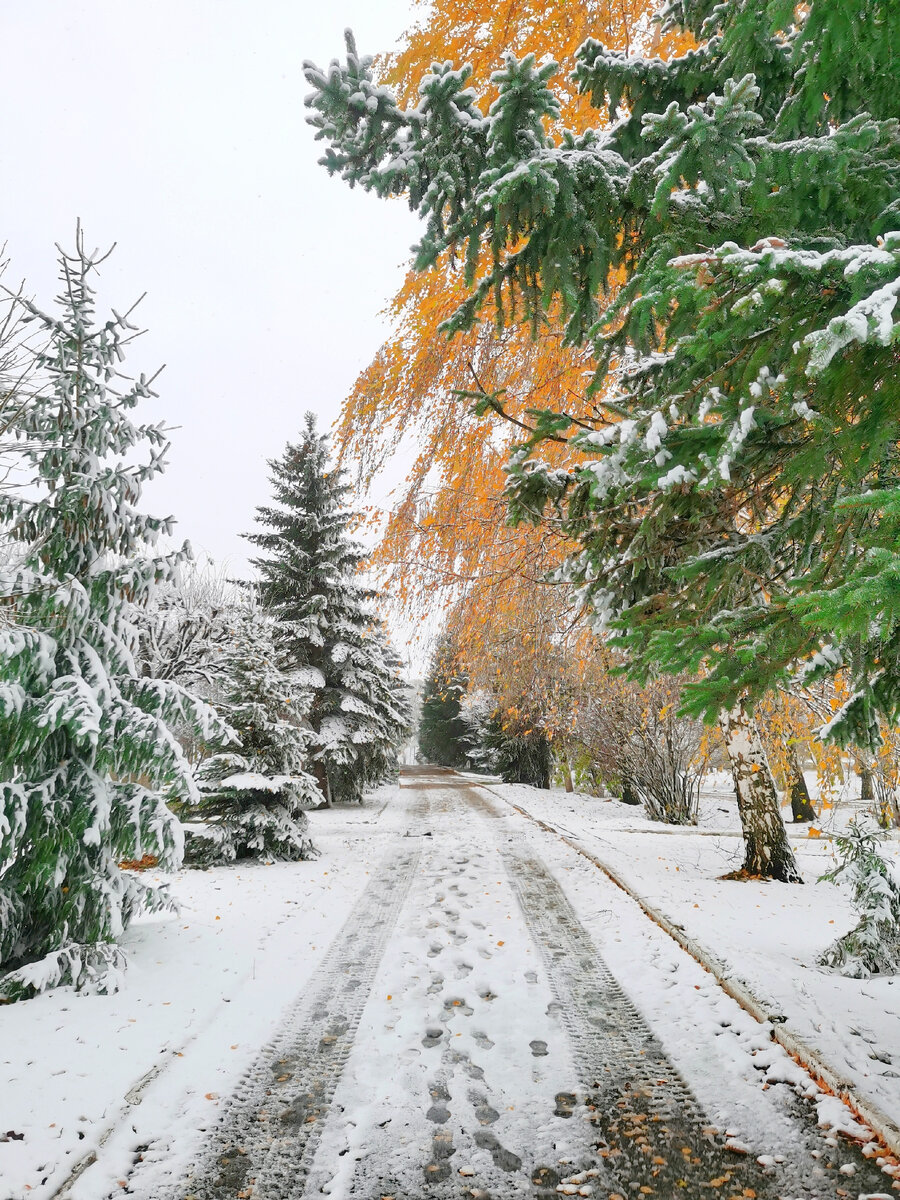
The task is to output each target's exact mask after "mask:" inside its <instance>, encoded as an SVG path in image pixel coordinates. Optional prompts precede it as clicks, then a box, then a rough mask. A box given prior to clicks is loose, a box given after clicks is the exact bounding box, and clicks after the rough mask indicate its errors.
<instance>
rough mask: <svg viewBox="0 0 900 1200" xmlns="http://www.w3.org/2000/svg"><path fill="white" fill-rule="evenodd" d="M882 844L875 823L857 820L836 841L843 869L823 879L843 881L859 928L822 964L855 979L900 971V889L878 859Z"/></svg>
mask: <svg viewBox="0 0 900 1200" xmlns="http://www.w3.org/2000/svg"><path fill="white" fill-rule="evenodd" d="M883 838H884V834H883V833H882V832H881V830H879V829H878V827H877V826H876V825H875V824H874V823H873V822H872V821H871V819H869V818H867V817H865V816H862V817H857V818H855V819H854V820H853V821H851V822H850V826H849V828H848V830H847V833H846V834H845V835H844V836H843V837H838V838H836V839H835V841H836V843H837V848H838V853H839V855H840V859H841V861H840V863H839V864H838V865H837V866H836V867H835V868H834V870H833V871H829V872H828V873H827V874H825V875H823V876H822V879H829V880H832V881H834V880H836V879H838V878H840V877H841V876H844V878H845V879H846V880H847V882H848V883H849V884H850V887H851V890H852V895H853V906H854V908H855V909H856V911H857V912H858V913H859V923H858V924H857V925H856V926H854V928H853V929H851V930H850V931H849V932H848V933H845V934H843V936H842V937H839V938H838V939H837V941H835V942H833V943H832V944H831V945H830V946H829V947H828V949H827V950H826V951H825V952H824V953H823V954H822V955H821V956H820V958H819V962H820V964H821V965H822V966H825V967H835V968H837V969H838V970H839V971H840V972H841V974H842V975H849V976H851V978H854V979H866V978H868V976H869V975H879V974H894V973H896V972H897V971H900V884H898V882H897V879H896V877H895V876H894V875H893V874H892V872H891V867H890V865H889V864H888V863H887V862H886V861H885V859H884V858H883V857H882V856H881V855H880V854H879V853H878V846H879V843H880V842H881V841H882V840H883Z"/></svg>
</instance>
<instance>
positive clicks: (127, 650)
mask: <svg viewBox="0 0 900 1200" xmlns="http://www.w3.org/2000/svg"><path fill="white" fill-rule="evenodd" d="M102 261H103V257H101V256H99V255H98V254H97V253H96V252H94V253H89V252H87V251H86V250H85V246H84V240H83V235H82V233H81V229H80V228H79V229H78V231H77V235H76V248H75V251H74V252H73V253H66V252H63V251H60V259H59V263H60V272H61V280H62V291H61V294H60V296H59V298H58V301H57V311H56V313H55V314H50V313H45V312H43V311H41V310H40V309H39V308H37V307H36V306H35V305H34V304H33V303H31V302H28V301H22V304H23V307H24V309H25V312H26V315H27V318H28V320H29V321H30V322H31V324H32V327H33V329H34V331H35V344H36V346H37V347H38V348H37V349H36V350H35V352H34V353H35V372H36V380H37V386H36V388H35V391H34V394H33V396H32V397H31V398H30V400H29V403H28V405H27V408H26V410H25V411H24V412H23V413H22V414H21V416H20V418H19V422H18V425H19V428H20V429H21V436H22V438H23V442H24V444H25V446H26V455H27V459H28V461H29V462H30V464H31V467H32V486H31V487H30V488H29V489H28V490H23V491H22V492H20V493H19V494H17V495H14V496H13V495H8V494H6V493H0V526H2V529H3V532H4V534H5V535H6V536H7V537H8V538H9V539H11V540H12V541H13V542H14V543H16V545H17V546H18V547H19V548H20V550H21V554H20V555H17V556H16V558H15V560H14V561H12V562H11V563H10V565H9V566H8V567H5V568H4V570H3V574H2V580H0V597H2V601H3V607H4V610H5V613H6V616H7V619H8V620H7V623H6V624H5V626H4V627H3V628H2V629H0V972H2V974H0V999H7V1000H10V999H20V998H23V997H27V996H30V995H33V994H35V993H37V992H40V991H43V990H44V989H45V988H48V987H53V986H56V985H58V984H71V985H73V986H74V987H76V988H84V989H93V990H101V991H103V990H109V989H110V988H113V987H114V986H115V983H116V979H117V970H118V967H119V966H120V965H121V962H122V956H121V953H120V951H119V950H118V948H117V946H116V943H117V941H118V939H119V937H120V936H121V934H122V933H123V931H124V930H125V929H126V928H127V926H128V924H129V922H130V921H131V919H132V918H133V917H134V916H135V914H137V913H138V912H140V911H142V910H156V909H160V908H162V907H165V906H166V905H167V904H168V903H169V900H168V896H167V893H166V890H165V888H158V887H155V886H154V885H152V884H150V883H149V882H147V881H146V879H145V878H144V877H143V876H142V875H140V874H137V873H135V872H132V871H128V870H122V869H120V866H119V864H120V863H121V862H123V861H133V860H140V859H142V858H144V857H145V856H152V858H153V859H155V860H156V862H157V864H158V866H159V867H160V868H161V869H163V870H172V869H174V868H176V867H177V866H178V865H179V863H180V861H181V852H182V839H181V831H180V828H179V825H178V822H177V821H176V820H175V818H174V817H173V815H172V813H171V812H170V811H169V809H168V807H167V801H184V800H185V799H190V798H192V797H194V796H195V795H196V789H195V785H194V781H193V778H192V775H191V771H190V768H189V766H188V763H187V761H186V760H185V757H184V754H183V752H182V749H181V746H180V745H179V743H178V741H177V740H176V738H175V737H174V736H173V734H172V732H171V729H172V725H173V724H183V725H187V726H190V727H192V728H194V729H195V730H196V732H197V733H198V735H200V736H202V737H205V738H214V737H219V738H221V737H225V736H227V734H226V730H225V728H224V727H223V725H222V723H221V722H220V721H219V719H218V717H217V716H216V714H215V713H214V712H213V711H212V710H211V709H210V708H209V707H208V706H207V705H205V704H204V703H202V702H201V701H199V700H196V699H195V698H194V697H192V696H191V695H190V694H189V693H187V692H186V691H185V690H184V689H183V688H181V687H179V686H178V685H177V684H174V683H171V682H165V681H162V680H156V679H149V678H144V677H142V676H141V675H140V673H139V671H138V670H137V668H136V665H135V658H134V654H135V650H136V642H137V637H136V631H135V628H134V625H133V623H132V619H131V617H132V614H133V610H134V606H138V607H140V606H142V605H145V604H147V603H148V602H149V600H150V599H151V597H152V596H153V594H154V591H155V589H156V588H157V586H158V585H159V583H160V582H162V581H164V580H166V579H169V578H171V577H172V575H173V574H174V572H175V571H176V570H177V567H178V565H179V563H180V562H181V561H182V559H183V558H184V557H185V554H186V550H182V551H179V552H176V553H171V554H167V555H160V554H159V553H158V552H157V551H156V550H155V546H156V542H157V539H158V537H159V535H160V534H164V533H167V532H168V531H169V529H170V527H171V522H170V521H169V520H168V519H160V518H156V517H152V516H147V515H145V514H144V513H142V512H141V511H140V509H139V507H138V505H139V502H140V498H141V492H142V489H143V486H144V484H145V483H146V482H147V481H148V480H150V479H152V478H153V477H154V476H155V475H157V474H158V473H159V472H160V471H161V470H162V469H163V458H164V453H165V449H166V445H167V442H166V435H165V430H164V429H163V428H162V427H161V426H159V425H147V424H139V423H136V422H135V421H134V420H133V419H132V416H131V413H132V410H133V409H134V408H135V407H136V406H137V405H138V404H139V403H140V402H141V400H144V399H146V398H147V397H148V396H151V395H152V394H153V393H152V392H151V382H152V381H151V380H148V379H146V378H145V377H144V376H143V375H141V376H140V377H138V379H137V380H132V379H129V378H126V377H125V376H123V375H122V374H121V371H120V366H119V364H120V362H121V360H122V358H123V356H124V352H125V347H126V346H127V344H128V342H129V341H130V340H131V337H132V336H133V334H134V332H135V328H134V326H133V325H132V323H131V320H130V317H129V314H125V315H124V316H120V315H118V314H117V313H115V312H113V313H112V315H111V316H110V317H109V318H108V319H106V320H101V319H98V318H97V316H96V314H95V308H94V291H93V282H92V277H93V275H94V273H95V272H96V270H97V268H98V267H99V265H100V263H101V262H102ZM141 446H147V447H149V453H148V457H147V458H146V459H145V460H144V461H143V462H138V463H136V462H135V461H134V457H135V456H134V451H135V448H139V447H141Z"/></svg>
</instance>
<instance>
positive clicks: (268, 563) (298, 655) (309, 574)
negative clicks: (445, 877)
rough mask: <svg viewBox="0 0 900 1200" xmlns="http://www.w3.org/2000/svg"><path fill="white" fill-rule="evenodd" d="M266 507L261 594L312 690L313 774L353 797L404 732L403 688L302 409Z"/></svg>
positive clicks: (322, 449) (257, 539) (334, 479)
mask: <svg viewBox="0 0 900 1200" xmlns="http://www.w3.org/2000/svg"><path fill="white" fill-rule="evenodd" d="M269 466H270V468H271V478H272V484H273V490H274V501H275V503H274V504H273V505H272V506H268V507H264V508H259V509H257V521H258V523H259V525H260V526H261V532H258V533H253V534H249V535H248V537H249V540H250V541H251V542H253V543H254V544H255V545H257V546H259V547H260V549H261V550H262V551H263V554H262V555H261V556H260V557H259V558H256V559H254V560H253V565H254V566H255V567H256V568H257V570H258V571H259V576H260V598H261V601H262V603H263V604H264V605H265V606H266V608H267V609H268V610H269V611H270V612H271V613H272V615H273V617H274V618H275V619H276V622H277V624H278V636H277V640H278V648H279V651H280V652H281V653H283V656H284V663H285V669H286V670H287V671H288V672H289V673H291V674H292V675H293V676H294V677H295V678H296V679H297V681H298V683H299V684H300V685H301V686H302V687H304V688H308V689H309V690H310V691H311V692H312V703H311V706H310V710H309V721H310V725H311V726H312V730H313V755H314V762H315V772H316V778H317V780H318V783H319V787H320V790H321V792H322V795H323V797H324V800H325V802H326V803H331V802H332V800H350V801H358V800H361V799H362V796H363V793H364V791H365V789H366V788H367V787H370V786H372V785H374V784H376V783H379V782H380V781H381V780H382V779H383V778H384V777H385V774H386V772H388V771H389V770H390V769H391V764H392V763H395V762H396V751H397V749H398V748H399V746H400V744H401V743H402V742H403V739H404V737H405V736H406V730H407V728H408V726H409V712H410V708H409V697H408V694H407V689H406V688H405V686H404V685H403V683H402V681H401V679H400V677H399V667H398V664H397V663H396V660H395V659H394V657H393V655H392V652H391V651H390V650H389V646H388V642H387V639H386V635H385V633H384V630H383V627H382V626H381V624H380V622H379V621H378V619H377V617H376V615H375V601H376V594H375V593H374V592H373V591H372V590H371V589H369V588H366V587H365V586H363V585H362V584H361V583H360V582H359V579H358V572H359V569H360V567H361V565H362V562H363V553H362V550H361V549H360V547H359V545H358V544H357V543H356V542H355V541H354V540H353V539H352V537H351V536H350V527H351V525H352V523H353V522H354V520H355V515H354V513H353V512H352V511H350V509H349V508H348V507H347V505H346V500H347V494H348V491H349V488H348V486H347V484H346V483H345V482H344V476H343V472H342V471H340V470H334V469H332V468H331V466H330V463H329V450H328V438H327V436H324V435H320V434H318V433H317V432H316V426H315V418H314V417H313V415H312V414H311V413H308V414H307V417H306V425H305V428H304V431H303V435H302V437H301V440H300V441H299V442H298V443H297V444H296V445H290V444H289V445H288V447H287V449H286V451H285V453H284V455H283V456H282V458H280V459H277V460H274V461H272V462H270V464H269Z"/></svg>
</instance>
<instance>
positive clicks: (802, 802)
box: [784, 740, 816, 823]
mask: <svg viewBox="0 0 900 1200" xmlns="http://www.w3.org/2000/svg"><path fill="white" fill-rule="evenodd" d="M784 752H785V757H786V758H787V764H788V783H789V785H790V792H789V796H790V801H791V815H792V816H793V818H794V822H795V823H796V822H798V821H813V820H815V816H816V810H815V809H814V808H813V804H812V799H811V797H810V794H809V788H808V787H807V786H806V780H805V778H804V777H803V766H802V764H801V762H800V756H799V755H798V754H797V747H796V746H795V745H794V743H793V742H792V741H790V740H788V741H786V742H785V744H784Z"/></svg>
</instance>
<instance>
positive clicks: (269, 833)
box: [185, 597, 321, 866]
mask: <svg viewBox="0 0 900 1200" xmlns="http://www.w3.org/2000/svg"><path fill="white" fill-rule="evenodd" d="M235 617H236V620H235V629H234V636H233V638H232V641H231V643H230V645H229V646H228V647H227V648H226V649H225V650H224V652H223V653H224V662H223V663H222V664H221V668H220V678H221V679H222V683H221V687H222V693H223V694H222V697H221V699H220V700H219V701H218V708H219V711H220V713H221V714H222V715H223V716H224V717H225V719H226V720H227V721H228V723H229V725H230V726H231V727H232V728H233V729H234V731H235V732H236V734H237V736H238V738H239V740H240V745H239V747H238V749H237V750H235V751H231V750H229V751H226V752H223V753H219V754H216V755H214V756H213V757H211V758H208V759H206V760H205V761H204V762H202V763H201V765H200V767H199V769H198V771H197V781H198V783H199V785H200V791H201V798H200V801H199V803H197V804H196V805H194V806H193V808H192V810H191V812H190V817H191V819H192V824H191V825H190V826H189V828H188V829H187V831H186V832H187V835H188V836H187V844H186V847H185V859H186V860H187V861H188V862H190V863H192V864H194V865H200V866H210V865H212V864H214V863H228V862H234V861H235V860H236V859H243V858H272V859H284V860H289V861H293V860H296V859H303V858H311V857H312V856H313V855H314V854H315V853H316V851H315V848H314V846H313V844H312V839H311V838H310V835H309V819H308V818H307V816H306V812H305V810H306V809H308V808H314V807H315V806H316V805H317V804H318V802H319V800H320V799H321V793H320V792H319V788H318V786H317V784H316V780H315V779H314V778H313V776H312V775H311V774H310V770H309V768H310V763H311V759H312V750H311V746H312V740H313V733H312V730H311V728H310V726H309V721H308V713H309V708H310V704H311V702H312V694H311V692H310V691H309V690H308V689H303V688H301V687H298V686H297V685H296V684H295V682H294V681H293V680H292V679H291V678H290V677H289V676H288V675H287V674H286V673H285V672H284V671H283V670H282V669H281V665H280V662H279V655H278V651H277V649H276V647H275V643H274V636H275V631H274V628H273V624H274V623H273V621H272V620H271V618H269V617H268V616H267V615H266V613H265V612H264V611H263V610H262V609H261V608H260V607H259V606H258V605H257V604H255V603H253V600H252V597H250V598H248V601H247V603H246V604H245V605H244V608H243V611H242V612H240V613H238V614H235ZM194 821H196V822H199V825H195V824H193V822H194Z"/></svg>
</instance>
